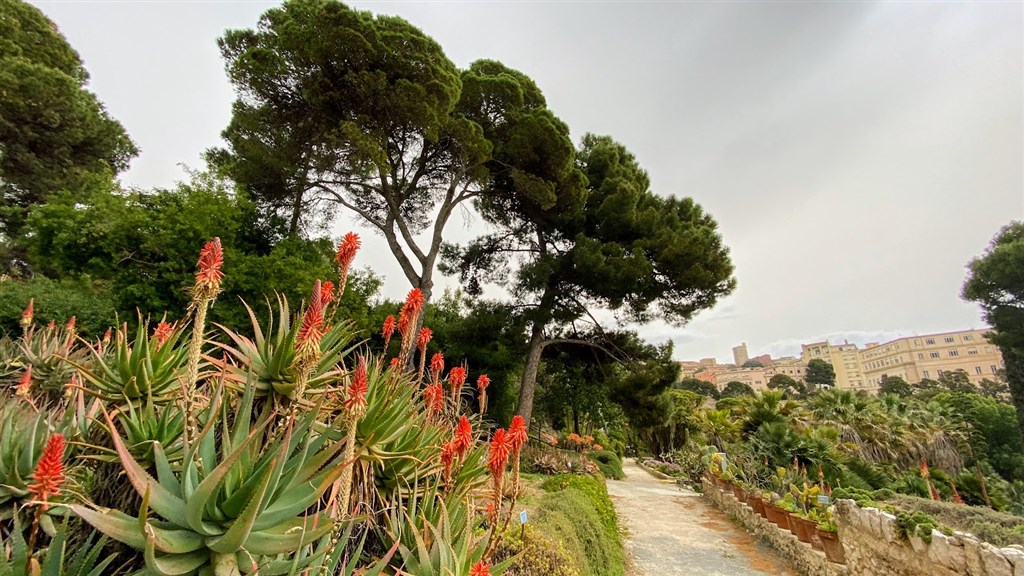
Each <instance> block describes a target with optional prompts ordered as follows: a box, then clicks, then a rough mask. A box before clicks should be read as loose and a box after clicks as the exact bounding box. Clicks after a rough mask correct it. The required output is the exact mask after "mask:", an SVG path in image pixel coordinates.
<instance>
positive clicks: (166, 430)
mask: <svg viewBox="0 0 1024 576" xmlns="http://www.w3.org/2000/svg"><path fill="white" fill-rule="evenodd" d="M116 420H117V422H118V423H119V424H120V425H121V429H122V430H124V441H125V445H126V446H127V447H128V451H129V452H131V454H132V456H133V457H135V459H136V460H138V461H139V463H140V464H142V466H143V467H144V468H146V469H147V470H151V469H152V468H153V466H155V465H156V445H158V444H159V445H160V448H161V450H163V454H164V457H165V458H166V459H167V460H168V461H169V462H177V461H178V460H181V458H182V456H183V454H184V450H183V442H182V434H183V432H184V431H185V415H184V413H183V412H182V409H181V407H180V406H178V405H177V404H164V405H162V406H158V405H157V404H156V403H155V402H153V400H152V398H149V397H147V398H146V401H145V402H144V403H143V404H141V405H139V406H138V407H136V406H133V405H132V404H128V405H127V406H126V407H125V408H124V409H123V410H121V411H119V412H118V413H117V414H116ZM108 432H109V431H108ZM92 448H93V450H94V453H93V454H91V455H90V457H92V458H96V459H97V460H104V461H107V462H116V461H117V460H118V459H119V457H118V455H117V451H116V450H114V449H113V448H108V447H101V446H93V447H92Z"/></svg>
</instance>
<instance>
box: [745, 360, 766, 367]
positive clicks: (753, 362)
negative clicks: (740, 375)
mask: <svg viewBox="0 0 1024 576" xmlns="http://www.w3.org/2000/svg"><path fill="white" fill-rule="evenodd" d="M740 368H764V364H761V363H760V362H758V361H757V360H747V361H746V362H744V363H743V365H742V366H740Z"/></svg>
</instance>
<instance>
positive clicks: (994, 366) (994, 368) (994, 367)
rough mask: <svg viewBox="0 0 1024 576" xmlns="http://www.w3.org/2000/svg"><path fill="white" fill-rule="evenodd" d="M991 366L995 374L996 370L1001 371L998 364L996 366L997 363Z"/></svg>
mask: <svg viewBox="0 0 1024 576" xmlns="http://www.w3.org/2000/svg"><path fill="white" fill-rule="evenodd" d="M991 368H992V373H993V374H995V373H996V372H998V371H999V368H998V367H997V366H996V365H995V364H993V365H992V366H991Z"/></svg>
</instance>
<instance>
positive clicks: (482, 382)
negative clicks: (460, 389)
mask: <svg viewBox="0 0 1024 576" xmlns="http://www.w3.org/2000/svg"><path fill="white" fill-rule="evenodd" d="M490 385H491V379H490V377H488V376H487V374H481V375H480V377H479V378H477V379H476V389H477V390H479V391H480V394H481V395H482V394H483V393H484V391H486V390H487V387H488V386H490Z"/></svg>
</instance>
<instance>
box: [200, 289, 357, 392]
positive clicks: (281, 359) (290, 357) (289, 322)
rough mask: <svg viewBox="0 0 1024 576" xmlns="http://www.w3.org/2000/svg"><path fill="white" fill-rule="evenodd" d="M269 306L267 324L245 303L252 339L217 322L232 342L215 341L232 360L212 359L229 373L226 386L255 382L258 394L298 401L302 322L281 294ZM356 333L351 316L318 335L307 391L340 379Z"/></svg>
mask: <svg viewBox="0 0 1024 576" xmlns="http://www.w3.org/2000/svg"><path fill="white" fill-rule="evenodd" d="M268 307H269V308H270V309H271V314H270V316H269V318H268V320H267V325H266V328H265V329H264V327H263V326H261V325H260V322H259V320H258V319H257V318H256V314H255V313H254V312H253V310H252V308H250V307H249V306H248V305H246V310H247V311H248V313H249V319H250V321H251V322H252V333H253V338H249V337H247V336H243V335H241V334H239V333H237V332H235V331H233V330H231V329H230V328H228V327H226V326H220V325H218V328H220V329H221V330H223V331H224V334H226V335H227V337H228V339H229V340H230V342H229V343H218V344H217V346H218V347H220V348H221V349H223V350H224V352H226V353H227V356H228V357H229V358H230V360H231V362H227V361H224V360H217V359H213V358H210V359H209V360H210V361H211V363H213V364H214V365H215V366H217V367H219V368H220V369H222V370H223V371H224V372H225V373H226V382H227V385H228V386H230V387H232V388H234V389H235V390H241V389H242V388H243V387H245V386H250V385H253V386H255V390H256V394H257V396H268V395H279V396H283V397H285V398H288V399H289V400H295V399H296V398H295V395H296V380H297V376H298V372H297V371H296V369H295V367H294V364H295V354H296V346H295V342H296V338H297V337H298V333H299V328H300V324H301V323H300V322H298V321H296V320H297V319H294V318H292V315H291V313H290V310H289V307H288V301H287V300H286V299H285V298H284V297H283V296H278V297H277V308H276V314H275V313H274V312H275V311H274V307H273V306H271V305H270V304H269V302H268ZM275 316H276V321H275ZM355 334H356V330H355V324H354V323H353V322H351V321H348V320H343V321H340V322H338V323H337V324H335V325H334V326H331V327H330V328H329V329H328V330H327V332H326V333H325V334H324V336H323V338H322V339H321V340H320V355H319V360H318V362H317V364H316V366H315V367H314V368H313V372H312V374H310V376H309V380H308V381H307V382H306V391H307V392H323V391H324V390H325V389H326V388H327V387H328V386H331V385H332V384H336V383H337V382H339V381H340V379H341V375H342V373H341V372H340V371H339V370H338V369H337V367H338V364H339V363H340V362H341V361H342V360H343V359H344V358H345V357H347V356H348V355H349V354H350V353H351V352H352V351H353V350H354V349H355V348H356V344H355V343H354V341H355Z"/></svg>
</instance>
